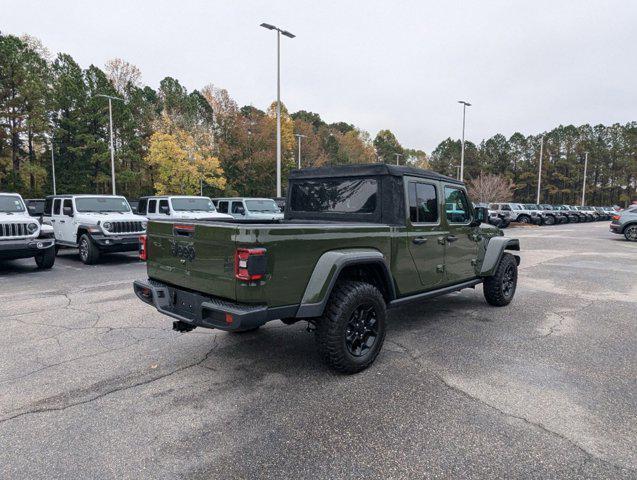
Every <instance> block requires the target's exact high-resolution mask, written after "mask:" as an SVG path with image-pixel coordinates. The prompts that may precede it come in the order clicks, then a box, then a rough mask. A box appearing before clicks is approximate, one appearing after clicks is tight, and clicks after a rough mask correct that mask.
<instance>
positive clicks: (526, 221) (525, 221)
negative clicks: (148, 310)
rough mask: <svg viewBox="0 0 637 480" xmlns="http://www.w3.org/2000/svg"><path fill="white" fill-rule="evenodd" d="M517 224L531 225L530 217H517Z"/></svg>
mask: <svg viewBox="0 0 637 480" xmlns="http://www.w3.org/2000/svg"><path fill="white" fill-rule="evenodd" d="M518 222H520V223H531V217H529V216H527V215H520V216H519V217H518Z"/></svg>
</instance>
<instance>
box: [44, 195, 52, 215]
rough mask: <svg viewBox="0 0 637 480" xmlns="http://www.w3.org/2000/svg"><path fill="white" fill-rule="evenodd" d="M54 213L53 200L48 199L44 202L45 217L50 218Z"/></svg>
mask: <svg viewBox="0 0 637 480" xmlns="http://www.w3.org/2000/svg"><path fill="white" fill-rule="evenodd" d="M51 213H53V199H52V198H47V199H46V200H45V201H44V215H46V216H50V215H51Z"/></svg>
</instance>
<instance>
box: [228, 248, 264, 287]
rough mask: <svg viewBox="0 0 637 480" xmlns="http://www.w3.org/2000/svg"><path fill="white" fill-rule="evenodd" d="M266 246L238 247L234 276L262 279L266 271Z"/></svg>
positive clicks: (240, 278) (245, 278)
mask: <svg viewBox="0 0 637 480" xmlns="http://www.w3.org/2000/svg"><path fill="white" fill-rule="evenodd" d="M266 265H267V257H266V255H265V248H237V251H236V253H235V255H234V276H235V277H237V278H238V279H239V280H247V281H250V280H261V279H262V278H263V275H265V273H266Z"/></svg>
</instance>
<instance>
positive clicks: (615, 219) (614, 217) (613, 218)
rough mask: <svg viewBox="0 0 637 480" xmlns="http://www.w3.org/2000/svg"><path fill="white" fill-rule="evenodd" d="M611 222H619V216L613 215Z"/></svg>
mask: <svg viewBox="0 0 637 480" xmlns="http://www.w3.org/2000/svg"><path fill="white" fill-rule="evenodd" d="M610 218H611V219H612V220H614V221H617V220H619V215H613V216H612V217H610Z"/></svg>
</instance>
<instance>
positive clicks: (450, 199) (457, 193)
mask: <svg viewBox="0 0 637 480" xmlns="http://www.w3.org/2000/svg"><path fill="white" fill-rule="evenodd" d="M445 210H446V213H447V220H448V221H449V223H467V222H468V221H469V220H470V219H471V215H470V211H469V202H468V201H467V196H466V195H465V193H464V190H461V189H459V188H453V187H445Z"/></svg>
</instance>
